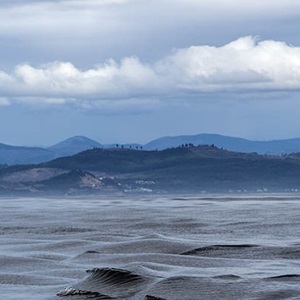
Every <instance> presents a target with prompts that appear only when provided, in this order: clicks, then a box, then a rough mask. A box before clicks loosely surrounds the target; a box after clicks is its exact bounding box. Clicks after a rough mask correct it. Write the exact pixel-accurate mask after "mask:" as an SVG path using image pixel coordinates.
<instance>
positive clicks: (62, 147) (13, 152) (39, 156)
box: [0, 134, 300, 165]
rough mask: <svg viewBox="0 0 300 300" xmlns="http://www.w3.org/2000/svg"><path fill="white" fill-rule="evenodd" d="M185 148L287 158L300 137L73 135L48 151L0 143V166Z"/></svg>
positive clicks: (295, 149)
mask: <svg viewBox="0 0 300 300" xmlns="http://www.w3.org/2000/svg"><path fill="white" fill-rule="evenodd" d="M186 145H194V146H198V145H215V146H217V147H219V148H223V149H225V150H229V151H235V152H244V153H252V152H255V153H258V154H269V155H288V154H291V153H297V152H300V138H294V139H285V140H271V141H251V140H247V139H243V138H236V137H230V136H223V135H219V134H197V135H182V136H173V137H162V138H159V139H156V140H153V141H151V142H149V143H147V144H146V145H140V144H134V143H132V144H130V143H126V144H120V143H115V144H107V145H106V144H104V145H103V144H100V143H98V142H97V141H95V140H92V139H90V138H87V137H84V136H74V137H71V138H68V139H66V140H64V141H62V142H60V143H57V144H55V145H53V146H51V147H48V148H41V147H20V146H11V145H5V144H0V165H1V164H3V165H5V164H8V165H14V164H37V163H42V162H46V161H50V160H53V159H55V158H59V157H63V156H71V155H74V154H77V153H80V152H82V151H85V150H89V149H93V148H103V149H132V150H148V151H150V150H166V149H170V148H177V147H182V146H186Z"/></svg>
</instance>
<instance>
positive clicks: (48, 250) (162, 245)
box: [0, 195, 300, 300]
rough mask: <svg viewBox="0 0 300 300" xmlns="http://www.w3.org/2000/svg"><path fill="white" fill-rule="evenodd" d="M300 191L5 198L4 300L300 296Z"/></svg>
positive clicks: (0, 215) (0, 263)
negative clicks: (283, 193) (292, 193)
mask: <svg viewBox="0 0 300 300" xmlns="http://www.w3.org/2000/svg"><path fill="white" fill-rule="evenodd" d="M299 259H300V197H299V198H298V197H296V196H274V195H265V196H242V197H230V196H218V197H217V196H214V197H213V196H212V197H204V196H203V197H182V198H178V197H177V198H176V197H172V196H170V197H167V196H166V197H159V196H151V197H150V196H149V197H144V198H141V197H140V198H137V197H135V198H131V199H129V198H122V197H120V198H102V199H101V198H100V197H99V198H86V199H84V198H74V199H21V198H18V199H13V198H11V199H0V295H1V296H0V297H1V299H2V300H11V299H29V300H36V299H38V300H46V299H47V300H59V299H62V300H63V299H66V300H86V299H97V300H100V299H121V300H157V299H167V300H200V299H201V300H202V299H209V300H213V299H222V300H226V299H228V300H229V299H230V300H234V299H239V300H240V299H300V260H299Z"/></svg>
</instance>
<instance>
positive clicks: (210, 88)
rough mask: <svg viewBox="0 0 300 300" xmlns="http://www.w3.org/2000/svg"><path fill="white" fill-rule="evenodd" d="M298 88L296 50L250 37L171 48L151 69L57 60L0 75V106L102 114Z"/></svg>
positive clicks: (127, 62)
mask: <svg viewBox="0 0 300 300" xmlns="http://www.w3.org/2000/svg"><path fill="white" fill-rule="evenodd" d="M299 89H300V47H296V46H293V45H288V44H286V43H284V42H280V41H273V40H262V41H260V40H259V39H257V38H256V37H251V36H247V37H241V38H239V39H237V40H235V41H232V42H230V43H228V44H226V45H223V46H220V47H215V46H208V45H200V46H191V47H188V48H183V49H174V50H173V51H172V53H170V54H169V55H168V56H166V57H163V58H161V59H159V60H158V61H156V62H154V63H153V64H147V63H143V62H142V61H141V60H140V59H139V58H137V57H125V58H123V59H122V60H121V61H119V62H117V61H115V60H113V59H111V60H108V61H106V62H104V63H102V64H99V65H96V66H94V67H93V68H90V69H80V68H78V67H76V66H74V65H73V64H72V63H71V62H60V61H57V62H52V63H47V64H44V65H40V66H32V65H30V64H21V65H17V66H16V67H15V69H14V70H13V71H11V72H4V71H0V92H1V101H0V105H9V104H16V103H25V104H30V105H38V104H45V105H51V104H53V105H66V104H70V105H75V106H77V107H82V108H85V109H93V108H99V109H102V108H103V107H105V108H108V107H110V106H111V107H116V103H119V104H121V103H125V104H126V105H128V106H139V105H140V106H143V105H145V107H147V108H149V107H155V106H157V105H159V104H160V103H161V104H162V103H164V104H167V101H168V99H170V98H178V99H180V98H182V99H185V100H186V99H187V98H188V96H189V95H190V94H193V95H196V96H197V95H199V96H201V94H203V93H222V92H233V93H236V92H255V93H257V92H264V91H274V90H275V91H276V90H281V91H286V90H288V91H295V90H297V91H298V90H299ZM122 101H124V102H122ZM169 101H170V100H169Z"/></svg>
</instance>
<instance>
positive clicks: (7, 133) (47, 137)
mask: <svg viewBox="0 0 300 300" xmlns="http://www.w3.org/2000/svg"><path fill="white" fill-rule="evenodd" d="M299 27H300V3H299V2H298V1H294V0H285V1H282V0H280V1H278V0H273V1H271V0H264V1H261V0H260V1H259V0H252V1H248V0H245V1H238V0H226V1H225V0H224V1H221V0H218V1H217V0H201V1H199V0H198V1H197V0H185V1H182V0H181V1H179V0H172V1H171V0H169V1H166V0H160V1H158V0H152V1H146V0H61V1H30V0H22V1H21V0H18V1H17V0H12V1H1V4H0V46H1V48H0V49H1V56H0V142H3V143H8V144H14V145H51V144H54V143H56V142H58V141H60V140H63V139H65V138H68V137H70V136H74V135H85V136H88V137H90V138H94V139H96V140H98V141H100V142H102V143H113V142H119V143H125V142H140V143H145V142H147V141H149V140H151V139H154V138H157V137H160V136H164V135H179V134H196V133H220V134H225V135H232V136H240V137H245V138H249V139H266V140H268V139H277V138H289V137H300V122H299V121H298V119H299V112H300V99H299V95H300V93H299V88H300V37H299V33H298V31H299V30H298V29H299Z"/></svg>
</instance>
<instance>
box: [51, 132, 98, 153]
mask: <svg viewBox="0 0 300 300" xmlns="http://www.w3.org/2000/svg"><path fill="white" fill-rule="evenodd" d="M92 148H102V145H101V144H100V143H98V142H96V141H94V140H92V139H89V138H87V137H84V136H74V137H71V138H68V139H66V140H64V141H62V142H60V143H58V144H55V145H53V146H51V147H49V148H47V149H48V150H50V151H52V152H54V153H55V154H56V155H57V156H69V155H73V154H76V153H79V152H82V151H85V150H88V149H92Z"/></svg>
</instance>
